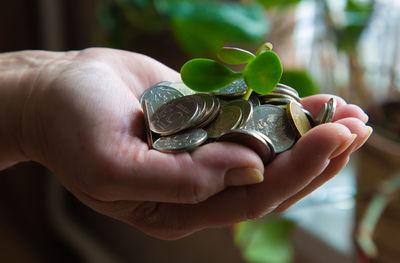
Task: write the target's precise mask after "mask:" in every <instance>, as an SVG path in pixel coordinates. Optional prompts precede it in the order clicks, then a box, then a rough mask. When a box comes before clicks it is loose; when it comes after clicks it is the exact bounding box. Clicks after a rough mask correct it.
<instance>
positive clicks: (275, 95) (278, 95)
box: [259, 91, 300, 103]
mask: <svg viewBox="0 0 400 263" xmlns="http://www.w3.org/2000/svg"><path fill="white" fill-rule="evenodd" d="M279 98H282V99H289V100H296V101H297V102H299V103H300V99H299V98H298V97H293V96H291V95H287V94H284V93H278V92H273V91H272V92H270V93H268V94H265V95H261V96H259V99H260V100H268V99H279Z"/></svg>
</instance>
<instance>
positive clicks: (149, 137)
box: [142, 100, 153, 149]
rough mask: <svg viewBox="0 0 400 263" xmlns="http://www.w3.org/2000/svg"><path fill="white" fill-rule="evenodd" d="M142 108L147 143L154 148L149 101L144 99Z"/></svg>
mask: <svg viewBox="0 0 400 263" xmlns="http://www.w3.org/2000/svg"><path fill="white" fill-rule="evenodd" d="M142 110H143V115H144V128H145V130H146V138H147V145H148V146H149V149H151V148H153V134H152V132H151V130H150V126H149V121H150V115H149V111H148V110H147V101H146V100H142Z"/></svg>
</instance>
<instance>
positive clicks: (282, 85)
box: [276, 83, 299, 96]
mask: <svg viewBox="0 0 400 263" xmlns="http://www.w3.org/2000/svg"><path fill="white" fill-rule="evenodd" d="M276 87H278V88H283V89H286V90H289V91H291V92H293V93H295V94H297V96H299V93H298V92H297V90H296V89H294V88H292V87H290V86H288V85H286V84H283V83H278V84H276Z"/></svg>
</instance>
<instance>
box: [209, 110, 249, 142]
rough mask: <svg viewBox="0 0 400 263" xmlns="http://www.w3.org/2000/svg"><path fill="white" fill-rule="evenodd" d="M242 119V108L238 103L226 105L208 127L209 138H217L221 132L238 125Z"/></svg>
mask: <svg viewBox="0 0 400 263" xmlns="http://www.w3.org/2000/svg"><path fill="white" fill-rule="evenodd" d="M241 119H242V110H241V109H240V107H238V106H236V105H231V106H228V105H227V106H224V107H222V109H221V110H220V113H219V115H218V117H217V118H216V120H215V121H213V122H212V123H211V124H210V125H209V126H208V127H207V128H206V131H207V134H208V138H211V139H215V138H218V137H219V136H221V134H223V133H225V132H227V131H230V130H233V129H235V128H237V127H238V125H239V124H240V121H241Z"/></svg>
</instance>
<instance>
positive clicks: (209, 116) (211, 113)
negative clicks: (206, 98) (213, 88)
mask: <svg viewBox="0 0 400 263" xmlns="http://www.w3.org/2000/svg"><path fill="white" fill-rule="evenodd" d="M211 98H212V99H213V101H214V103H213V104H212V106H211V107H210V108H208V109H207V112H206V116H205V118H203V119H202V122H201V123H200V124H199V125H197V127H198V128H203V127H205V126H207V125H209V124H210V123H211V122H212V121H213V120H214V119H215V118H216V117H217V116H218V114H219V111H220V109H221V103H220V100H219V99H218V98H217V97H216V96H211Z"/></svg>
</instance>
